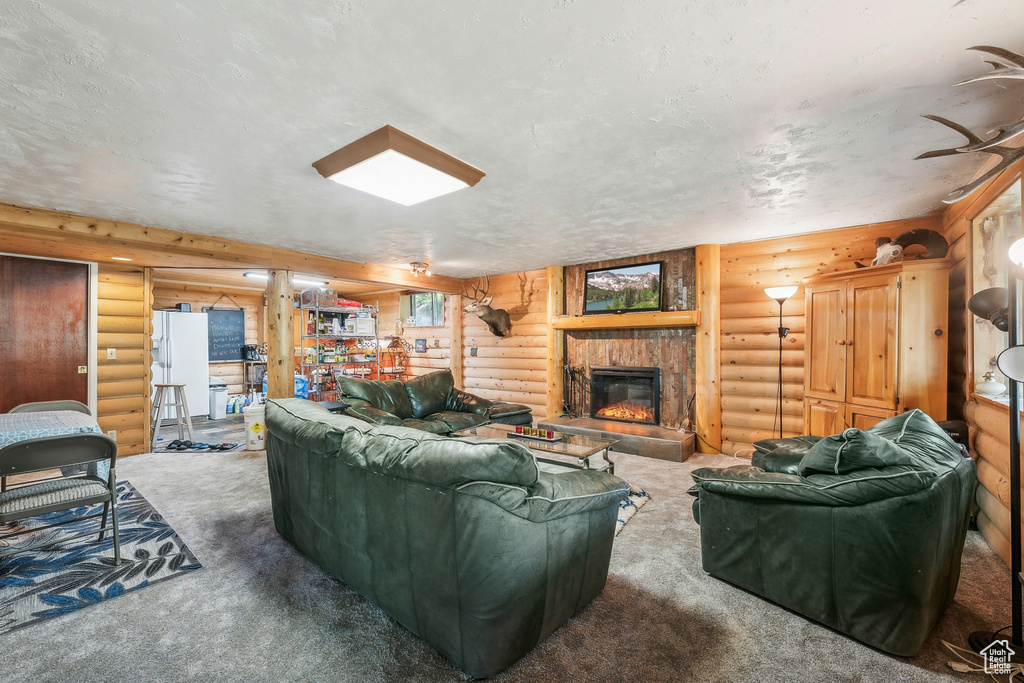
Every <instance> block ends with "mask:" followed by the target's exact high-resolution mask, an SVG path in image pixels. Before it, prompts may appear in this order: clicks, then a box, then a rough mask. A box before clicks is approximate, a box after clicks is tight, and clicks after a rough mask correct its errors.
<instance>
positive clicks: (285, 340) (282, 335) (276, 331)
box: [267, 270, 295, 398]
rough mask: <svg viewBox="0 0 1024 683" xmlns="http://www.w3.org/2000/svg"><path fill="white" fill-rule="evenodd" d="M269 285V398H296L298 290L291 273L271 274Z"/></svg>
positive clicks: (275, 272) (275, 271)
mask: <svg viewBox="0 0 1024 683" xmlns="http://www.w3.org/2000/svg"><path fill="white" fill-rule="evenodd" d="M269 275H270V279H269V281H268V282H267V398H291V397H292V396H294V395H295V379H294V377H295V358H294V354H295V349H294V347H293V346H292V344H293V330H292V312H293V310H294V307H293V306H292V300H293V298H294V294H293V292H294V291H295V290H294V287H293V285H292V272H291V271H290V270H271V271H270V273H269Z"/></svg>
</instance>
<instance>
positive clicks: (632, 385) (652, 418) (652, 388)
mask: <svg viewBox="0 0 1024 683" xmlns="http://www.w3.org/2000/svg"><path fill="white" fill-rule="evenodd" d="M658 375H659V372H658V368H631V367H620V366H614V367H607V368H598V367H591V368H590V415H591V417H596V418H599V419H602V420H619V421H621V422H636V423H639V424H650V425H658V424H661V405H660V404H661V392H660V389H659V386H658Z"/></svg>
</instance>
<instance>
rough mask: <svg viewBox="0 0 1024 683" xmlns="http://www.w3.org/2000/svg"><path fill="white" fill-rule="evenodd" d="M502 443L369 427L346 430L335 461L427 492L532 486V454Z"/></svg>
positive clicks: (534, 477) (534, 463)
mask: <svg viewBox="0 0 1024 683" xmlns="http://www.w3.org/2000/svg"><path fill="white" fill-rule="evenodd" d="M505 441H508V442H511V443H505ZM505 441H502V442H499V441H496V440H491V441H477V442H474V441H470V440H464V439H452V438H449V437H445V436H440V435H437V434H429V433H427V432H425V431H423V430H420V429H411V428H408V427H371V428H370V429H369V430H365V431H364V430H357V429H351V430H347V431H346V432H345V435H344V438H343V441H342V447H341V452H340V454H339V457H341V458H343V459H346V460H351V462H352V464H354V465H357V466H359V467H364V468H366V469H368V470H371V471H374V472H378V473H380V474H386V475H389V476H392V477H398V478H399V479H404V480H409V481H416V482H420V483H423V484H429V485H431V486H443V487H451V486H457V485H459V484H464V483H466V482H469V481H477V480H485V481H490V482H498V483H503V484H516V485H520V486H531V485H533V484H535V483H536V482H537V477H538V476H539V473H540V470H539V469H538V468H537V461H536V460H535V459H534V457H533V454H532V453H531V452H530V451H529V450H528V449H527V448H526V447H525V446H523V445H521V444H519V443H518V442H516V441H514V440H513V439H505Z"/></svg>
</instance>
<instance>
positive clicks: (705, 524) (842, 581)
mask: <svg viewBox="0 0 1024 683" xmlns="http://www.w3.org/2000/svg"><path fill="white" fill-rule="evenodd" d="M783 446H785V448H784V452H782V453H781V454H777V456H776V457H774V458H773V457H770V456H771V454H770V453H763V454H761V455H760V457H759V462H760V463H761V464H765V465H767V466H771V464H772V462H776V463H777V464H778V465H779V468H780V469H781V470H782V471H776V472H769V471H765V470H764V469H760V468H757V467H751V466H738V467H729V468H721V469H711V468H703V469H698V470H695V471H694V472H693V474H692V477H693V480H694V482H695V485H694V487H693V488H692V489H691V490H690V492H691V493H692V494H693V495H695V496H696V497H697V500H696V502H695V503H694V506H693V514H694V518H695V519H696V520H697V522H698V523H699V524H700V537H701V561H702V563H703V566H704V570H705V571H707V572H708V573H709V574H711V575H712V576H715V577H717V578H719V579H722V580H724V581H728V582H729V583H733V584H735V585H737V586H739V587H741V588H745V589H746V590H749V591H751V592H753V593H755V594H757V595H760V596H762V597H764V598H767V599H769V600H771V601H773V602H776V603H778V604H780V605H782V606H784V607H787V608H789V609H791V610H793V611H795V612H798V613H800V614H802V615H804V616H806V617H808V618H810V619H813V620H815V621H818V622H821V623H823V624H825V625H826V626H829V627H831V628H834V629H836V630H837V631H840V632H842V633H845V634H846V635H848V636H851V637H853V638H856V639H857V640H860V641H862V642H864V643H867V644H868V645H871V646H873V647H876V648H878V649H880V650H884V651H886V652H890V653H892V654H896V655H904V656H912V655H915V654H917V653H918V651H919V650H920V649H921V646H922V644H923V643H924V641H925V640H926V639H927V637H928V635H929V634H930V633H931V631H932V629H933V628H934V626H935V624H936V622H937V621H938V619H939V617H940V616H942V613H943V612H944V611H945V609H946V607H947V606H948V605H949V603H950V602H951V601H952V600H953V596H954V594H955V593H956V587H957V582H958V580H959V577H960V557H961V554H962V552H963V545H964V537H965V534H966V531H967V523H968V519H969V515H970V503H971V500H972V499H973V494H974V487H975V484H976V481H977V478H976V474H975V466H974V461H973V460H971V459H970V458H965V457H964V456H963V455H961V452H960V449H959V447H958V446H957V445H956V444H955V443H954V442H953V441H952V440H951V439H950V438H949V437H948V436H947V435H946V433H945V432H944V431H943V430H942V429H941V428H940V427H939V426H938V425H937V424H936V423H935V422H934V421H933V420H932V419H931V418H929V417H928V416H927V415H925V414H924V413H923V412H921V411H920V410H912V411H910V412H907V413H903V414H902V415H898V416H896V417H892V418H889V419H887V420H883V421H882V422H880V423H878V424H876V425H875V426H873V427H871V428H870V429H868V430H865V431H863V432H862V431H860V430H857V429H848V430H846V431H844V432H843V433H842V434H837V435H834V436H830V437H826V438H824V439H821V440H820V441H816V442H815V441H814V440H808V441H807V442H805V443H804V444H799V443H798V442H797V443H796V444H794V443H793V442H791V443H789V444H783ZM793 448H797V449H798V450H799V449H802V450H803V451H804V454H803V456H802V457H801V458H800V459H799V463H798V464H797V465H796V466H795V470H796V471H795V472H794V471H793V461H792V455H793ZM779 455H781V456H782V457H778V456H779Z"/></svg>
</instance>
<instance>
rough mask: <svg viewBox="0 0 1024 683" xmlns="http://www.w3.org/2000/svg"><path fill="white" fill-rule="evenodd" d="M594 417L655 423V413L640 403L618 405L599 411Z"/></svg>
mask: <svg viewBox="0 0 1024 683" xmlns="http://www.w3.org/2000/svg"><path fill="white" fill-rule="evenodd" d="M594 417H609V418H611V419H613V420H630V421H632V422H654V411H652V410H651V409H650V408H645V407H644V406H642V405H640V404H638V403H616V404H615V405H613V406H606V407H604V408H601V410H599V411H597V414H595V415H594Z"/></svg>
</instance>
